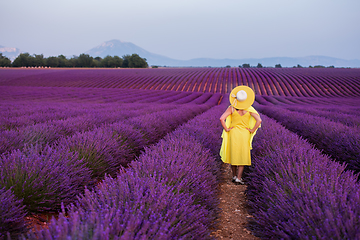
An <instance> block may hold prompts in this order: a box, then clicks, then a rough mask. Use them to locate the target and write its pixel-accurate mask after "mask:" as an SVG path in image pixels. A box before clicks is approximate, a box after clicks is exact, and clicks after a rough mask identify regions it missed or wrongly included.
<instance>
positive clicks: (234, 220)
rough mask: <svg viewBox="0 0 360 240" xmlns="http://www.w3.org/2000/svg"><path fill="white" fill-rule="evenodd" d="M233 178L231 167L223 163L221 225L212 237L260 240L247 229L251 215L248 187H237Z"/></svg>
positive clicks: (220, 196) (228, 239)
mask: <svg viewBox="0 0 360 240" xmlns="http://www.w3.org/2000/svg"><path fill="white" fill-rule="evenodd" d="M231 178H232V173H231V168H230V165H229V164H225V163H223V164H222V166H221V179H220V184H219V189H220V192H219V198H220V205H219V207H220V209H221V212H220V216H219V219H218V221H219V225H218V228H217V230H216V231H214V232H212V233H211V236H213V237H215V238H216V239H226V240H230V239H233V240H238V239H247V240H250V239H253V240H255V239H256V240H257V239H260V238H257V237H255V236H254V235H253V234H252V233H251V231H250V230H248V229H247V225H248V219H249V218H250V217H251V215H250V214H248V209H247V204H246V197H245V190H246V185H236V184H235V183H233V182H232V181H231Z"/></svg>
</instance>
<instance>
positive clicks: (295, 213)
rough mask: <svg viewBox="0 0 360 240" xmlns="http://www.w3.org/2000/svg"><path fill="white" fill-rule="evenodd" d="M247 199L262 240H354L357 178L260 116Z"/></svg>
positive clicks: (358, 218)
mask: <svg viewBox="0 0 360 240" xmlns="http://www.w3.org/2000/svg"><path fill="white" fill-rule="evenodd" d="M263 120H264V121H263V124H262V125H263V126H262V128H261V130H260V131H259V133H258V134H259V135H258V136H257V141H255V142H254V150H253V151H252V154H253V165H252V167H251V171H250V173H248V176H247V182H248V189H247V196H248V199H249V205H250V206H251V208H252V214H253V217H254V220H255V222H256V225H255V228H254V231H255V232H256V233H257V235H258V236H260V237H262V238H277V239H358V238H359V237H360V235H359V232H360V228H359V226H360V209H359V207H358V205H359V203H360V190H359V189H360V188H359V184H358V183H357V177H358V176H357V175H354V174H353V173H352V172H351V171H345V166H344V165H341V164H339V163H336V162H333V161H331V160H330V159H329V158H328V157H327V156H326V155H323V154H322V153H321V152H320V151H318V150H316V149H314V148H313V146H312V145H310V144H309V143H307V142H306V141H304V140H303V139H301V138H299V137H298V136H297V135H295V134H293V133H291V132H289V131H288V130H286V129H285V128H284V127H282V126H281V125H280V124H278V123H276V122H275V121H273V120H271V119H269V118H267V117H265V116H263Z"/></svg>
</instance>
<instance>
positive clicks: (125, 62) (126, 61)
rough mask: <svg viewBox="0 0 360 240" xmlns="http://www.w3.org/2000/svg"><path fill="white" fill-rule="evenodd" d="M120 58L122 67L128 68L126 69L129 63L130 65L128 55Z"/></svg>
mask: <svg viewBox="0 0 360 240" xmlns="http://www.w3.org/2000/svg"><path fill="white" fill-rule="evenodd" d="M122 58H123V64H122V67H123V68H128V67H129V63H130V55H129V54H126V55H124V56H123V57H122Z"/></svg>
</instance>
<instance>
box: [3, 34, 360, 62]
mask: <svg viewBox="0 0 360 240" xmlns="http://www.w3.org/2000/svg"><path fill="white" fill-rule="evenodd" d="M0 52H1V53H3V55H4V56H6V57H8V58H10V60H12V61H13V60H14V59H15V58H16V57H17V56H18V55H19V54H20V53H21V52H23V51H20V49H18V48H14V47H3V46H0ZM85 53H86V54H89V55H90V56H92V57H102V58H104V57H106V56H107V55H110V56H119V57H122V56H124V55H126V54H133V53H137V54H139V56H140V57H142V58H146V60H147V62H148V63H149V65H158V66H169V67H208V66H210V67H225V66H227V65H230V66H232V67H237V66H239V65H242V64H244V63H248V64H250V65H251V66H256V65H257V64H258V63H261V64H262V65H263V66H264V67H274V66H275V64H281V66H283V67H293V66H297V65H298V64H300V65H301V66H303V67H309V66H315V65H322V66H325V67H328V66H335V67H353V68H360V60H359V59H353V60H344V59H340V58H333V57H327V56H308V57H299V58H291V57H271V58H244V59H226V58H225V59H214V58H194V59H190V60H177V59H172V58H169V57H166V56H162V55H159V54H155V53H151V52H148V51H146V50H145V49H143V48H141V47H139V46H137V45H135V44H133V43H130V42H122V41H120V40H116V39H114V40H111V41H107V42H104V43H102V44H100V45H98V46H96V47H94V48H92V49H90V50H88V51H86V52H85ZM38 54H40V53H38ZM59 54H61V53H59Z"/></svg>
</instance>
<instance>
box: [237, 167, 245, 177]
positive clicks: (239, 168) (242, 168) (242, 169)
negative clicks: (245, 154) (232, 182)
mask: <svg viewBox="0 0 360 240" xmlns="http://www.w3.org/2000/svg"><path fill="white" fill-rule="evenodd" d="M243 171H244V166H238V172H237V178H238V179H241V176H242V173H243Z"/></svg>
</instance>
